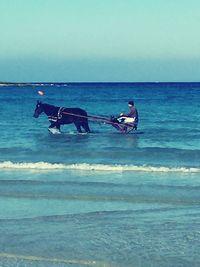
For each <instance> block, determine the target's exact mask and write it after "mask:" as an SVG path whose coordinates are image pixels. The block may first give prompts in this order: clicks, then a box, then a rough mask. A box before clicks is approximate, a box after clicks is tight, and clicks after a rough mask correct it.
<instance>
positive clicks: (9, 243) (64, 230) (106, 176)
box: [0, 83, 200, 267]
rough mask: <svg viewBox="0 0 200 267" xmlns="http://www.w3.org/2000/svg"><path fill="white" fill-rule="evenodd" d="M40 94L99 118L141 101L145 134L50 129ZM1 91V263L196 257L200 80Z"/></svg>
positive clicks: (133, 266) (104, 128)
mask: <svg viewBox="0 0 200 267" xmlns="http://www.w3.org/2000/svg"><path fill="white" fill-rule="evenodd" d="M39 89H40V90H41V89H42V90H44V91H45V96H42V97H41V96H38V94H37V90H39ZM38 99H39V100H42V101H43V102H46V103H49V104H54V105H57V106H64V107H81V108H84V109H85V110H87V112H88V114H90V115H98V116H110V115H116V114H119V113H121V112H126V111H127V102H128V101H129V100H131V99H134V100H135V103H136V106H137V108H138V110H139V115H140V122H139V128H138V132H136V133H131V134H128V135H122V134H120V133H117V132H116V130H115V129H114V128H112V127H111V126H109V125H104V124H99V123H95V122H92V121H91V122H90V128H91V129H92V133H91V134H85V135H81V134H77V133H76V130H75V127H74V126H73V125H67V126H64V127H62V128H61V131H62V134H60V135H52V134H50V133H49V132H48V130H47V128H48V126H49V123H48V120H47V117H46V116H45V115H41V117H39V118H38V119H34V118H33V112H34V109H35V105H36V101H37V100H38ZM0 100H1V104H2V105H1V107H2V109H1V118H2V119H1V140H0V169H1V172H0V236H1V238H0V265H1V266H6V267H7V266H9V267H10V266H120V267H129V266H130V267H149V266H152V267H157V266H161V267H172V266H173V267H174V266H178V267H179V266H181V267H188V266H199V265H200V256H199V249H198V248H199V245H200V223H199V222H200V220H199V219H200V210H199V204H200V197H199V196H200V194H199V192H200V164H199V163H200V162H199V158H200V150H199V144H200V130H199V119H200V115H199V106H200V104H199V103H200V84H197V83H195V84H194V83H193V84H192V83H186V84H177V83H176V84H157V83H156V84H145V83H144V84H132V83H129V84H57V85H56V84H52V85H50V84H46V85H43V86H38V85H37V86H36V85H33V86H28V87H1V88H0Z"/></svg>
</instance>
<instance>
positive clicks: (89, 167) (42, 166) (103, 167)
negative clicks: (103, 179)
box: [0, 161, 200, 173]
mask: <svg viewBox="0 0 200 267" xmlns="http://www.w3.org/2000/svg"><path fill="white" fill-rule="evenodd" d="M0 169H21V170H23V169H25V170H47V171H48V170H80V171H111V172H125V171H129V172H131V171H132V172H137V171H138V172H183V173H189V172H190V173H198V172H200V168H193V167H165V166H145V165H141V166H137V165H120V164H111V165H108V164H89V163H76V164H62V163H48V162H35V163H34V162H23V163H21V162H17V163H15V162H11V161H4V162H0Z"/></svg>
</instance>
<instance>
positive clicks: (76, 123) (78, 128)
mask: <svg viewBox="0 0 200 267" xmlns="http://www.w3.org/2000/svg"><path fill="white" fill-rule="evenodd" d="M74 124H75V126H76V129H77V131H78V132H79V133H82V130H81V125H80V124H79V123H78V122H74Z"/></svg>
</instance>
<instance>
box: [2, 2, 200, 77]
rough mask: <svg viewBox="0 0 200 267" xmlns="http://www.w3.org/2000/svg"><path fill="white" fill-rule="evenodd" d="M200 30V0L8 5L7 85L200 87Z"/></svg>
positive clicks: (5, 41)
mask: <svg viewBox="0 0 200 267" xmlns="http://www.w3.org/2000/svg"><path fill="white" fill-rule="evenodd" d="M199 28H200V1H199V0H167V1H166V0H0V35H1V41H0V81H2V82H119V81H121V82H159V81H160V82H165V81H166V82H170V81H171V82H176V81H177V82H185V81H194V82H195V81H200V34H199V33H200V31H199Z"/></svg>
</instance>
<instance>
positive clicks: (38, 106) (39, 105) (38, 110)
mask: <svg viewBox="0 0 200 267" xmlns="http://www.w3.org/2000/svg"><path fill="white" fill-rule="evenodd" d="M43 111H44V108H43V104H42V102H40V101H37V104H36V107H35V112H34V114H33V117H34V118H38V117H39V116H40V114H41V113H42V112H43Z"/></svg>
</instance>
